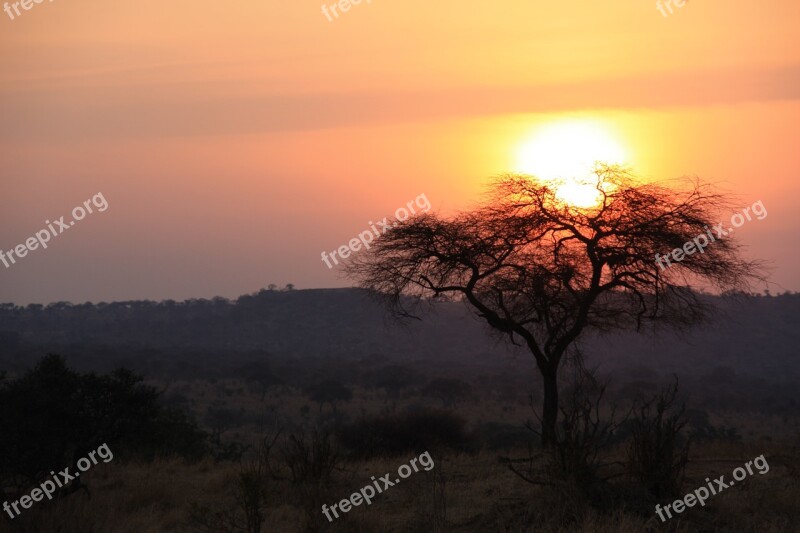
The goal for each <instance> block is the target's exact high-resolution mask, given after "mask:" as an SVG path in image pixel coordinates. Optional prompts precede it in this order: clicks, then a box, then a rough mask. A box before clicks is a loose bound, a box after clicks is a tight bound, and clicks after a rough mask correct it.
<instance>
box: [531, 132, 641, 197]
mask: <svg viewBox="0 0 800 533" xmlns="http://www.w3.org/2000/svg"><path fill="white" fill-rule="evenodd" d="M597 163H607V164H619V165H622V164H627V163H629V155H628V150H626V149H625V147H624V145H623V144H622V142H621V141H620V140H618V138H617V137H616V135H615V133H614V131H613V130H612V129H611V128H610V127H608V126H605V125H604V124H603V123H601V122H598V121H591V120H580V119H575V120H564V121H558V122H554V123H550V124H547V125H545V126H543V127H541V128H539V129H538V130H537V131H536V132H535V133H534V135H533V136H532V137H531V138H530V139H528V140H526V141H525V142H523V143H522V144H521V146H520V147H519V149H518V153H517V166H516V169H515V170H516V171H517V172H520V173H523V174H530V175H532V176H535V177H537V178H539V179H543V180H547V181H552V182H553V183H554V185H556V187H557V192H556V194H557V196H558V197H559V198H560V199H561V200H563V201H564V202H567V203H569V204H571V205H573V206H576V207H591V206H593V205H595V204H596V203H597V202H598V199H599V196H600V193H599V192H598V190H597V188H596V185H595V184H593V183H592V178H593V175H592V169H593V168H594V167H595V165H596V164H597Z"/></svg>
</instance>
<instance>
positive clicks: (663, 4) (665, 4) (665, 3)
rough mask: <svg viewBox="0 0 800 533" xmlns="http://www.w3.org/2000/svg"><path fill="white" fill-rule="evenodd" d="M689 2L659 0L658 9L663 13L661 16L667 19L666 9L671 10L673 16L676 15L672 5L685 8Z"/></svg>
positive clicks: (686, 0)
mask: <svg viewBox="0 0 800 533" xmlns="http://www.w3.org/2000/svg"><path fill="white" fill-rule="evenodd" d="M688 1H689V0H665V1H663V2H662V1H661V0H657V2H656V9H658V10H659V11H661V14H662V15H664V16H665V17H666V16H667V12H666V11H664V7H666V8H667V9H669V14H670V15H672V13H674V11H673V10H672V4H675V5H676V6H677V7H683V6H685V5H686V2H688Z"/></svg>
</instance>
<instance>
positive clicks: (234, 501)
mask: <svg viewBox="0 0 800 533" xmlns="http://www.w3.org/2000/svg"><path fill="white" fill-rule="evenodd" d="M211 381H215V382H214V383H212V382H211ZM211 381H207V380H191V381H174V382H171V383H169V384H167V383H161V384H160V386H161V388H163V389H164V390H165V392H164V398H165V400H166V401H167V402H168V403H173V404H180V405H183V406H184V407H185V408H187V409H188V410H189V411H191V412H193V413H194V414H195V415H196V416H197V417H198V418H199V419H200V420H201V421H202V422H203V425H204V427H205V429H207V430H208V431H209V432H210V433H211V434H212V435H214V437H213V439H214V440H218V441H219V442H220V443H222V444H224V443H229V444H230V443H234V442H235V443H240V444H241V445H242V446H243V447H241V448H240V450H241V451H242V454H241V457H237V455H238V453H236V452H231V453H228V457H223V456H224V455H225V454H224V453H220V452H219V449H218V450H217V452H218V453H217V455H218V459H215V458H214V457H211V456H209V457H206V458H205V459H202V460H200V461H199V462H188V461H186V460H183V459H180V458H161V459H157V460H156V461H155V462H152V463H145V462H122V461H120V462H118V461H116V460H115V461H113V462H111V463H108V464H101V465H99V466H98V467H96V468H95V469H93V470H92V471H90V472H88V473H87V479H86V482H87V485H88V486H89V487H90V496H89V495H87V494H85V493H83V492H80V493H76V494H73V495H71V496H70V497H68V498H65V499H63V500H60V501H57V502H54V503H48V504H37V505H35V506H34V507H33V508H32V509H30V510H28V511H26V512H25V513H24V515H23V516H22V517H20V518H18V519H16V520H15V521H14V523H13V526H14V527H13V528H9V526H10V525H11V522H10V521H9V520H4V521H3V522H2V526H0V528H2V529H3V530H8V531H24V532H31V533H33V532H42V531H48V532H49V531H53V532H62V533H73V532H74V533H91V532H98V533H99V532H162V531H174V532H189V531H246V529H234V528H232V527H231V526H230V524H229V525H227V526H226V525H223V522H219V521H218V522H214V519H213V517H214V516H216V517H220V516H227V517H234V518H233V520H234V521H238V522H240V523H241V524H244V518H243V517H244V514H243V509H244V506H243V505H242V492H241V490H240V487H241V483H240V480H241V479H242V477H241V475H242V473H243V472H247V471H250V472H253V471H256V472H258V473H259V475H260V477H261V478H262V480H263V485H261V487H262V488H263V502H264V506H263V508H261V512H262V516H263V520H264V522H263V528H262V529H261V531H265V532H273V531H275V532H284V531H285V532H292V531H346V532H351V531H352V532H373V531H375V532H379V531H396V532H401V531H409V532H410V531H414V532H416V531H470V532H472V531H474V532H484V531H502V532H506V531H507V532H523V531H553V532H561V531H563V532H566V531H576V532H622V533H626V532H641V531H676V532H683V531H686V532H689V531H708V532H714V531H719V532H728V531H743V532H749V531H752V532H756V531H757V532H788V531H797V530H798V529H797V528H798V526H797V524H800V487H798V473H800V439H799V438H798V432H797V428H798V424H797V418H796V417H788V418H787V417H785V416H782V417H781V416H772V417H771V416H767V415H763V414H762V415H758V414H753V413H751V414H742V413H738V414H737V413H734V412H729V413H725V412H721V413H715V414H710V416H709V417H708V418H709V422H708V423H709V425H710V426H711V427H716V428H726V427H728V428H729V427H731V426H733V427H736V428H737V430H736V431H735V432H734V433H733V434H731V433H730V432H729V433H725V432H724V431H723V432H718V434H717V436H716V437H714V438H706V439H697V440H696V442H692V443H691V447H690V456H689V457H690V460H689V463H688V465H687V468H686V475H685V479H684V480H683V483H682V485H681V486H682V490H681V492H680V494H681V497H682V495H683V494H685V493H687V492H689V491H692V490H694V489H695V488H697V487H699V486H702V485H704V484H705V482H704V479H705V478H706V477H708V478H714V477H718V476H719V475H722V474H725V475H726V479H727V480H729V479H730V477H731V475H730V472H731V471H732V470H733V469H734V468H736V467H737V466H740V465H742V464H743V463H745V462H746V461H748V460H751V459H753V458H755V457H757V456H759V455H761V454H764V456H765V457H766V459H767V461H768V462H769V466H770V469H769V472H768V473H766V474H765V475H759V474H758V473H755V474H754V475H753V476H748V477H747V478H746V479H745V480H744V481H742V482H741V483H737V485H736V486H735V487H731V488H730V489H728V490H726V491H724V492H722V493H721V494H718V495H716V496H712V497H711V498H710V499H709V501H708V502H707V504H706V506H705V507H703V508H700V507H697V506H696V507H694V508H691V509H687V510H686V511H684V512H683V513H682V514H681V515H678V516H677V517H675V518H673V519H671V520H669V521H668V523H661V521H660V520H659V519H658V518H657V517H656V516H655V513H654V504H655V503H656V502H658V503H661V504H662V506H663V505H664V504H666V503H669V502H671V501H673V499H674V498H661V499H658V500H656V499H653V498H652V497H650V496H647V495H646V494H645V492H644V491H643V490H641V488H639V487H637V483H636V481H635V480H633V479H631V478H630V476H629V475H628V474H627V473H626V472H627V470H626V467H625V464H624V463H625V460H626V456H627V454H626V450H627V446H628V445H629V444H628V443H627V442H626V441H624V440H622V441H619V442H612V443H611V445H609V446H608V447H607V448H605V449H603V450H602V451H601V453H600V456H599V461H600V462H602V463H613V464H610V465H608V466H604V467H602V468H601V469H600V470H599V472H600V474H601V475H602V477H608V478H610V479H608V480H607V481H605V482H598V483H599V484H598V485H596V486H592V487H587V486H583V487H581V486H577V485H576V484H575V483H570V482H568V481H565V480H563V479H559V478H558V477H557V476H552V475H550V476H548V475H547V473H546V472H547V470H546V459H544V458H540V459H538V460H536V461H535V464H536V465H537V466H541V467H542V468H544V469H545V470H543V472H544V473H543V474H542V477H541V478H540V479H539V480H538V481H539V482H540V483H543V484H531V483H528V482H526V481H524V480H523V479H521V478H520V477H518V476H517V475H515V474H514V473H513V472H511V471H510V470H509V469H508V467H507V466H506V465H505V464H502V463H501V460H500V459H499V458H501V457H510V458H525V457H528V453H529V450H528V448H527V445H526V444H525V442H524V441H526V440H528V441H530V442H533V443H535V441H536V439H535V436H534V435H533V434H532V433H530V432H528V431H527V430H525V429H524V427H523V426H524V424H525V422H526V421H528V420H530V419H531V418H532V412H531V409H530V406H529V401H528V399H526V398H525V397H524V395H522V394H520V395H516V394H512V393H509V391H508V390H504V389H503V388H501V387H498V386H497V385H496V384H493V385H486V386H481V385H479V384H477V383H473V387H472V390H471V392H470V393H469V394H468V395H466V396H464V397H458V398H455V399H453V400H452V402H449V401H448V402H445V401H443V400H441V398H439V399H437V398H434V397H431V396H430V395H429V394H428V393H426V394H423V393H422V392H421V391H424V390H426V389H425V388H424V387H422V386H412V385H410V386H408V387H403V388H401V390H399V391H397V390H395V391H387V390H384V389H376V388H366V387H353V390H352V398H351V399H350V400H349V401H337V402H333V404H332V405H331V404H329V403H322V404H321V405H320V404H318V403H315V402H313V401H311V400H310V399H309V397H308V395H307V394H306V393H304V392H303V391H302V390H299V389H297V388H293V387H290V386H284V385H279V386H273V387H269V388H268V389H267V390H266V391H264V390H261V389H260V388H259V387H257V386H254V385H253V384H252V383H248V382H246V381H242V380H236V379H221V380H211ZM608 396H609V401H618V400H619V401H622V400H621V398H622V397H623V396H624V390H623V388H621V387H616V388H615V387H611V388H610V389H609V393H608ZM426 406H427V407H436V408H437V409H438V410H439V412H442V411H445V412H450V413H453V414H455V415H457V416H460V417H462V418H463V419H464V421H465V426H464V428H463V433H460V434H459V436H458V438H460V439H463V442H462V443H461V444H460V445H458V444H456V445H443V444H441V443H436V442H431V444H430V446H429V451H430V452H431V455H432V456H433V458H434V461H435V467H434V468H433V469H432V470H431V471H429V472H425V471H423V470H420V472H418V473H414V474H412V475H411V476H410V477H409V478H408V479H407V480H404V481H403V482H402V483H400V484H399V485H397V486H395V487H392V488H390V489H387V491H386V492H384V493H383V494H380V495H378V496H377V497H376V498H375V500H374V502H373V503H372V505H370V506H368V507H367V506H364V505H363V504H362V505H361V506H359V507H355V508H353V509H351V510H350V512H349V513H347V514H345V515H344V516H343V517H342V518H339V519H338V520H335V521H334V522H333V523H332V524H329V523H328V521H327V520H326V519H325V517H324V516H323V515H322V513H321V509H320V505H319V502H320V501H321V502H322V503H327V504H328V505H329V506H330V505H331V504H333V503H336V502H338V501H340V500H341V499H343V498H346V497H348V496H349V495H350V494H351V493H353V492H356V491H358V489H360V488H361V487H363V486H364V485H367V484H368V483H370V477H371V476H376V478H377V477H379V476H382V475H384V474H385V473H389V472H391V473H392V474H393V476H392V478H394V477H395V476H394V473H395V472H396V470H397V467H398V466H400V465H401V464H404V463H407V462H408V460H409V459H411V458H413V457H415V456H417V455H419V454H420V453H422V452H423V451H426V450H423V449H417V450H415V451H414V452H411V451H409V452H407V453H399V454H397V455H392V454H386V455H385V456H383V455H382V456H377V457H372V458H364V457H358V456H357V454H353V453H352V450H348V449H346V448H345V447H342V446H340V445H339V444H338V443H337V442H336V439H335V438H334V439H332V447H333V451H334V453H337V454H339V455H340V456H341V459H340V460H339V461H336V462H335V467H334V468H333V469H332V471H331V473H330V478H329V479H327V478H325V477H324V476H323V479H322V480H321V481H319V480H318V481H313V480H312V481H305V482H293V481H292V475H291V471H290V466H291V465H290V464H289V463H288V462H287V461H286V460H285V459H284V455H283V453H282V448H281V446H282V443H284V442H285V440H286V438H287V437H288V435H289V434H292V433H294V434H300V433H301V432H305V433H304V434H305V435H306V436H307V437H309V442H310V434H311V433H310V432H311V429H312V428H314V427H323V426H325V427H332V426H334V425H336V424H346V423H348V422H352V421H355V420H357V419H359V418H361V419H364V418H367V419H369V418H370V417H371V416H373V415H376V416H378V417H391V416H392V415H396V414H398V413H403V412H407V411H409V410H411V411H414V410H415V409H417V410H418V409H420V408H423V407H426ZM608 415H610V410H608V409H604V414H603V416H608ZM695 418H696V416H695ZM487 422H493V423H495V424H496V425H494V426H492V425H489V426H487V425H486V423H487ZM515 428H516V430H515ZM778 428H780V430H779V431H773V430H777V429H778ZM279 431H280V434H279V435H278V438H277V440H275V443H274V445H273V447H272V450H271V453H270V457H269V461H268V468H266V469H263V468H262V469H261V470H259V469H258V466H259V462H258V451H259V450H260V449H263V448H261V447H260V445H259V443H260V441H262V440H263V439H264V438H265V437H266V438H267V441H268V442H269V443H272V439H273V437H274V436H275V435H276V433H278V432H279ZM769 431H773V433H772V434H773V435H775V434H779V435H780V436H778V437H773V436H770V435H769V433H768V432H769ZM492 432H494V435H492ZM534 451H535V450H534ZM263 464H264V463H263V462H262V463H261V466H262V467H263ZM295 466H296V463H295Z"/></svg>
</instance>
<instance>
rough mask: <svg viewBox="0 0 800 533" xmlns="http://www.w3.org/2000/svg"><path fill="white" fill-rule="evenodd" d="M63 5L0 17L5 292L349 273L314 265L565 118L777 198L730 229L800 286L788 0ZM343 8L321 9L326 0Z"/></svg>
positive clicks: (499, 166)
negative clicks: (8, 259) (80, 215)
mask: <svg viewBox="0 0 800 533" xmlns="http://www.w3.org/2000/svg"><path fill="white" fill-rule="evenodd" d="M321 3H322V2H320V1H319V0H313V1H312V0H286V1H282V2H277V1H274V0H260V1H258V2H256V1H244V2H221V1H214V2H211V1H207V0H191V1H189V0H171V1H161V2H154V1H150V0H136V1H132V0H114V1H112V2H109V1H100V0H91V1H90V0H55V1H54V2H52V3H51V2H47V1H45V2H43V3H40V4H34V5H33V8H32V9H30V10H29V11H22V13H21V15H19V16H15V18H14V19H13V20H12V19H11V18H10V17H9V16H8V15H7V14H6V13H2V12H0V50H2V54H0V249H2V250H5V251H8V250H11V249H12V248H14V247H15V246H16V245H18V244H20V243H24V242H25V240H26V239H28V238H29V237H31V236H33V235H34V234H35V232H37V231H39V230H42V229H43V228H44V227H45V221H47V220H50V221H51V222H52V221H54V220H55V219H58V218H59V217H60V216H62V215H64V216H65V217H66V219H67V220H69V219H70V218H71V215H70V213H71V211H72V209H73V207H75V206H77V205H81V204H83V202H84V201H85V200H87V199H90V198H92V196H93V195H95V194H96V193H98V192H100V193H102V194H103V196H104V198H105V199H106V200H107V202H108V206H109V207H108V209H107V210H105V211H104V212H95V213H93V214H91V215H88V216H86V218H85V219H83V220H81V221H80V222H76V224H75V226H72V227H70V229H69V231H66V232H65V233H64V234H62V235H58V236H57V237H55V238H53V239H52V240H51V242H50V243H48V247H47V249H41V248H39V249H36V250H34V251H30V252H28V255H27V256H25V257H21V258H19V259H18V260H17V263H15V264H12V265H11V266H10V268H5V267H4V266H3V264H2V263H0V301H11V302H15V303H21V304H24V303H30V302H39V303H47V302H52V301H58V300H71V301H75V302H83V301H87V300H88V301H95V302H97V301H110V300H120V299H145V298H148V299H163V298H173V299H184V298H191V297H212V296H215V295H221V296H227V297H234V296H237V295H239V294H242V293H248V292H252V291H255V290H258V289H259V288H261V287H264V286H266V285H267V284H268V283H276V284H279V285H283V284H286V283H290V282H291V283H294V284H295V285H296V286H297V287H298V288H310V287H334V286H345V285H347V284H348V283H347V282H346V281H345V280H342V279H340V278H339V277H337V275H336V273H335V271H332V270H329V269H328V268H326V267H325V264H324V263H323V262H322V261H321V258H320V253H321V252H322V251H323V250H327V251H331V250H333V249H336V248H338V247H339V246H340V245H342V244H345V243H346V242H347V241H348V240H350V239H351V238H352V237H354V236H355V235H356V234H358V233H359V232H361V231H364V230H365V229H367V228H368V225H367V222H368V221H375V220H378V219H382V218H383V217H384V216H391V215H392V213H394V211H395V209H397V208H398V207H400V206H403V205H405V204H406V203H407V202H408V201H410V200H413V199H414V198H415V197H417V196H418V195H419V194H421V193H424V194H425V195H426V197H427V198H428V199H429V200H430V202H431V204H432V205H433V207H434V208H435V209H438V210H441V211H443V212H445V213H449V212H452V211H454V210H458V209H466V208H469V207H470V206H472V205H474V204H475V203H476V202H477V201H479V200H480V198H481V193H482V191H484V190H485V187H486V185H487V179H488V178H490V177H491V176H493V175H496V174H499V173H502V172H505V171H509V170H514V166H515V165H516V164H517V162H518V155H519V151H520V146H522V145H524V144H525V143H526V141H527V140H529V139H530V138H531V137H532V136H533V135H534V134H535V133H536V132H537V131H539V128H541V127H543V126H546V125H547V124H553V123H558V122H559V121H562V120H564V119H565V118H578V119H581V120H591V121H595V122H598V123H602V124H604V125H605V126H604V127H606V128H607V129H608V131H609V132H612V131H613V132H614V135H615V136H616V137H617V138H618V140H619V143H620V144H621V145H622V146H623V147H624V148H625V150H626V152H627V153H628V154H629V156H630V157H629V163H630V164H632V165H633V166H634V168H635V169H636V171H637V172H639V173H640V174H641V175H642V176H643V178H644V179H649V180H661V179H672V178H676V177H679V176H682V175H697V176H699V177H701V178H702V179H705V180H708V181H711V182H714V183H716V184H718V185H719V186H721V187H723V188H724V189H726V190H728V191H730V192H733V193H735V194H737V195H738V196H739V197H740V198H741V201H742V205H743V206H745V205H750V204H752V203H753V202H756V201H758V200H761V201H762V202H763V204H764V205H765V206H766V208H767V210H768V213H769V214H768V217H767V218H766V219H764V220H762V221H759V222H755V221H754V222H750V223H748V224H747V225H745V226H744V227H742V228H741V230H737V231H739V238H741V240H742V242H744V243H745V244H746V245H747V246H748V248H747V253H748V255H750V256H752V257H759V258H762V259H764V260H767V261H769V262H770V263H771V265H772V268H773V274H772V281H773V282H774V283H775V285H773V286H772V287H771V290H772V291H773V292H776V291H780V290H783V289H788V290H800V273H799V270H800V269H799V268H798V267H800V251H798V246H797V244H796V243H797V238H796V235H797V231H798V226H800V224H799V223H798V221H797V220H798V219H797V211H798V207H797V202H798V199H800V194H798V192H799V191H800V183H799V182H798V177H799V176H798V172H799V171H800V150H798V148H797V146H798V139H800V46H798V37H797V31H798V21H800V3H798V2H797V1H796V0H774V1H771V2H768V3H761V2H728V1H722V0H702V1H695V0H692V1H689V2H687V4H686V5H685V6H684V7H680V8H678V7H675V8H673V9H674V13H673V14H671V15H669V16H667V17H664V16H663V15H662V14H661V13H660V12H659V10H658V9H657V8H656V6H655V2H651V1H643V0H637V1H632V0H622V1H617V2H597V1H596V0H591V1H590V0H584V1H578V0H562V1H560V2H537V1H531V0H524V1H523V0H514V1H511V0H506V1H502V0H499V1H495V2H485V1H483V2H478V1H465V0H459V1H455V0H446V1H440V2H433V1H430V0H427V1H422V0H402V1H400V0H372V2H371V3H370V4H367V3H366V2H362V3H361V4H359V5H355V6H352V7H351V9H350V10H349V11H348V12H346V13H342V14H341V16H340V17H339V18H338V19H335V20H334V21H333V22H329V21H328V19H327V18H326V17H325V16H324V15H323V14H322V12H321V9H320V7H321ZM330 3H332V2H328V4H330Z"/></svg>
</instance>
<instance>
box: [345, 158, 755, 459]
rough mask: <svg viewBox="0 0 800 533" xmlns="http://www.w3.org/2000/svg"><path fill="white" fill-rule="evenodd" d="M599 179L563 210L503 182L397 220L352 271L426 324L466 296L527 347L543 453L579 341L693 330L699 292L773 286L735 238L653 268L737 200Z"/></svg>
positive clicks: (702, 188)
mask: <svg viewBox="0 0 800 533" xmlns="http://www.w3.org/2000/svg"><path fill="white" fill-rule="evenodd" d="M595 176H596V189H597V192H598V198H599V199H598V203H597V205H595V206H593V207H590V208H582V207H577V206H574V205H570V204H568V203H565V202H564V201H563V200H561V199H560V198H559V197H558V196H557V189H556V187H555V186H554V185H553V184H552V183H546V182H543V181H540V180H537V179H536V178H534V177H531V176H524V175H515V174H510V175H504V176H501V177H499V178H497V179H496V180H495V182H494V184H493V188H492V191H491V194H490V196H489V198H488V200H487V201H486V202H485V204H484V205H482V206H480V207H478V208H477V209H475V210H473V211H469V212H463V213H460V214H457V215H456V216H453V217H451V218H445V217H440V216H438V215H436V214H433V213H430V212H429V213H425V214H421V215H418V216H416V217H414V218H411V219H409V220H407V221H405V222H400V223H398V224H397V226H396V227H394V228H392V229H390V230H389V231H387V232H386V233H384V234H383V235H382V236H381V237H380V238H379V239H377V240H376V241H375V242H374V243H373V244H372V246H371V248H370V249H369V250H365V251H362V252H361V253H360V254H359V255H358V256H356V258H354V259H353V260H352V261H351V262H350V263H349V264H347V265H346V266H345V267H344V268H345V274H346V275H347V276H348V277H350V278H351V279H354V280H356V281H357V283H358V284H359V286H360V287H362V288H365V289H368V290H370V291H372V292H373V294H375V295H377V296H378V297H380V298H382V299H384V301H385V303H386V304H387V305H388V307H389V309H390V310H391V312H392V313H393V314H395V315H396V316H398V317H415V318H418V317H417V315H416V312H417V308H418V307H419V306H420V305H426V304H428V305H429V304H431V303H432V301H433V299H435V298H437V297H438V298H448V299H453V300H458V301H462V302H464V303H465V304H466V305H467V306H469V307H470V308H471V309H472V310H473V311H474V312H475V313H476V315H477V316H479V317H480V318H482V319H483V320H484V321H485V323H486V324H487V325H488V326H489V327H490V329H491V331H493V332H494V333H496V334H499V335H502V336H503V337H505V338H506V339H508V340H509V341H510V342H511V343H513V344H515V345H518V346H523V347H525V348H527V350H528V351H529V352H530V353H531V354H532V356H533V358H534V360H535V361H536V365H537V368H538V369H539V373H540V374H541V377H542V380H543V385H544V398H543V406H542V432H541V433H542V443H543V445H545V446H552V445H554V444H555V442H556V439H557V433H556V427H557V426H556V423H557V418H558V412H559V401H558V370H559V365H560V363H561V362H562V361H563V360H564V358H565V356H567V355H569V354H572V353H576V350H577V347H578V341H579V339H580V338H581V336H582V335H583V334H585V333H587V332H590V331H596V332H610V331H614V330H622V329H635V330H637V331H638V330H640V329H642V327H643V326H644V325H645V324H647V323H650V324H652V325H653V326H654V327H655V325H662V326H666V327H672V328H685V327H690V326H693V325H695V324H697V323H699V322H701V321H703V320H705V319H707V318H708V316H709V311H710V310H711V306H710V304H709V299H708V298H707V297H705V296H704V295H703V294H701V293H700V291H699V289H706V288H713V289H715V290H716V291H718V292H720V293H722V292H726V291H728V292H743V291H745V292H748V291H749V289H750V283H751V282H752V281H754V280H756V279H763V278H762V277H761V274H760V266H759V264H758V263H756V262H753V261H748V260H745V259H743V258H742V257H741V256H740V246H739V245H738V244H737V243H736V241H734V240H733V239H731V238H730V237H725V238H723V239H721V240H716V241H714V242H710V244H709V245H708V246H707V247H706V248H705V250H704V251H703V253H695V254H694V255H687V256H686V257H685V259H684V260H683V261H681V262H676V261H673V262H672V265H671V266H670V267H666V266H664V265H662V266H659V265H658V264H657V263H656V261H655V257H656V254H662V255H663V254H665V253H666V254H669V252H670V251H671V250H673V249H675V248H681V247H683V246H684V244H685V243H687V242H689V241H692V239H694V238H695V237H697V236H698V235H700V234H707V232H708V231H711V230H710V228H713V227H714V225H715V224H716V222H717V220H718V216H719V215H720V213H723V212H725V211H726V210H727V209H729V208H731V207H732V200H731V198H730V197H728V196H726V195H724V194H720V193H717V192H715V191H714V190H712V189H711V188H710V187H709V186H706V185H702V184H700V183H699V182H694V183H693V184H692V186H691V188H690V189H689V190H688V191H683V192H682V191H677V190H674V189H671V188H668V187H664V186H661V185H657V184H642V183H637V182H636V180H634V179H633V176H632V175H631V174H630V173H629V172H628V171H627V170H625V169H622V168H620V167H616V166H606V165H599V166H597V167H596V169H595ZM709 241H710V239H709Z"/></svg>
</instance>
